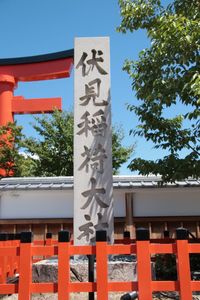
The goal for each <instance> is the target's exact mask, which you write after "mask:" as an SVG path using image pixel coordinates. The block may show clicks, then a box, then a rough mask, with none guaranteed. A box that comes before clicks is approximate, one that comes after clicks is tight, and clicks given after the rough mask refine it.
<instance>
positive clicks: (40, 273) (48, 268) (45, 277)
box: [33, 260, 136, 282]
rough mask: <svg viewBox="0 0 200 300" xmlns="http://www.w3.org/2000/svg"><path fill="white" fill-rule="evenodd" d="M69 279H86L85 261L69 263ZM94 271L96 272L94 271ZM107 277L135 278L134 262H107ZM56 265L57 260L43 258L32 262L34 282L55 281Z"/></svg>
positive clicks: (56, 275) (128, 279) (114, 278)
mask: <svg viewBox="0 0 200 300" xmlns="http://www.w3.org/2000/svg"><path fill="white" fill-rule="evenodd" d="M70 266H71V281H72V282H73V281H88V264H87V262H84V261H83V262H79V263H77V262H76V263H71V264H70ZM95 273H96V272H95ZM108 278H109V280H110V281H131V280H136V263H135V262H116V261H115V262H109V264H108ZM57 279H58V265H57V262H56V261H55V262H51V261H48V260H44V261H41V262H38V263H36V264H34V266H33V281H34V282H57Z"/></svg>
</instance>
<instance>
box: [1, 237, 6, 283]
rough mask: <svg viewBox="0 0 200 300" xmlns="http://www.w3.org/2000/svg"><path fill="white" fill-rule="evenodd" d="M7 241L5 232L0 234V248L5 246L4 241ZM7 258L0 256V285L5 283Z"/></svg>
mask: <svg viewBox="0 0 200 300" xmlns="http://www.w3.org/2000/svg"><path fill="white" fill-rule="evenodd" d="M7 239H8V235H7V233H5V232H2V233H0V246H1V247H4V246H6V241H7ZM6 269H7V256H6V254H5V255H4V256H0V283H6V279H7V272H6Z"/></svg>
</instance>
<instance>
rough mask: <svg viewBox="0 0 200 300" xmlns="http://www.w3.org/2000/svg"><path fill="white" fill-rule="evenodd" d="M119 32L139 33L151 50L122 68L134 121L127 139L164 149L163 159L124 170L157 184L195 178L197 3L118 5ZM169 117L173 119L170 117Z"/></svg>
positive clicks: (122, 1) (199, 130)
mask: <svg viewBox="0 0 200 300" xmlns="http://www.w3.org/2000/svg"><path fill="white" fill-rule="evenodd" d="M119 6H120V10H121V17H122V21H121V25H120V26H119V28H118V30H119V31H120V32H122V33H126V32H127V31H130V32H133V31H135V30H138V29H144V30H145V31H146V33H147V36H148V38H149V40H150V41H151V46H150V47H149V48H147V49H145V50H143V51H141V52H140V54H139V59H138V60H137V61H128V60H127V61H126V62H125V64H124V67H123V69H124V70H125V71H127V72H128V74H129V76H130V78H131V80H132V88H133V90H134V91H135V92H136V97H137V99H138V104H136V105H135V104H133V105H132V104H131V105H129V106H128V109H129V110H130V111H134V112H135V114H136V115H137V116H138V118H139V122H140V124H139V126H138V127H137V129H136V130H132V134H134V135H138V136H143V137H145V138H146V140H147V141H152V142H153V143H154V144H155V148H161V149H165V150H167V155H166V156H165V157H163V159H158V160H155V161H152V160H145V159H142V158H136V159H134V160H132V162H131V163H130V165H129V167H130V169H131V170H139V173H140V174H143V175H148V174H150V173H153V174H161V175H162V178H163V181H174V180H176V179H183V178H187V177H189V176H193V177H199V176H200V160H199V155H200V143H199V142H200V119H199V116H200V110H199V106H200V2H199V0H174V1H172V2H171V4H170V5H168V6H167V7H164V6H163V5H162V1H160V0H119ZM172 113H173V114H172Z"/></svg>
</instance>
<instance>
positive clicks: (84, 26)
mask: <svg viewBox="0 0 200 300" xmlns="http://www.w3.org/2000/svg"><path fill="white" fill-rule="evenodd" d="M119 24H120V11H119V6H118V2H117V0H101V1H95V0H86V1H82V0H0V28H1V29H0V33H1V43H0V58H8V57H21V56H32V55H38V54H46V53H51V52H57V51H62V50H67V49H71V48H73V47H74V46H73V44H74V38H75V37H95V36H109V37H110V46H111V84H112V85H111V96H112V122H113V124H118V125H119V126H122V127H123V128H124V131H125V139H124V145H131V144H134V143H136V149H135V153H134V155H133V157H132V158H134V157H138V156H140V157H143V158H145V159H155V158H159V157H161V156H162V155H163V153H162V152H161V151H160V150H155V149H153V145H152V144H151V143H147V142H146V141H145V140H144V139H141V138H133V137H131V136H129V130H130V129H132V128H134V127H135V126H136V125H137V124H138V121H137V118H136V116H134V114H133V113H131V112H129V111H127V109H126V103H136V99H135V97H134V93H133V92H132V90H131V81H130V79H129V77H128V75H127V74H126V73H125V72H124V71H122V66H123V62H124V60H125V59H126V58H129V59H137V57H138V54H139V51H141V50H142V49H144V48H145V47H148V45H149V41H148V40H147V38H146V35H145V32H143V31H138V32H136V33H128V34H125V35H123V34H120V33H117V32H116V27H117V26H118V25H119ZM15 95H22V96H24V97H26V98H36V97H38V98H40V97H57V96H58V97H62V101H63V109H64V110H72V109H73V72H72V75H71V78H68V79H59V80H51V81H41V82H33V83H19V84H18V87H17V89H16V91H15ZM16 120H17V121H18V124H20V125H23V126H24V132H25V133H26V134H27V135H34V132H33V130H32V128H31V126H30V125H29V123H30V122H33V117H32V116H28V115H20V116H17V117H16ZM120 174H123V175H125V174H131V172H130V171H129V170H128V169H127V167H126V165H124V166H123V167H122V168H121V170H120Z"/></svg>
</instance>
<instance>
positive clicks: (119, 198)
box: [113, 190, 126, 217]
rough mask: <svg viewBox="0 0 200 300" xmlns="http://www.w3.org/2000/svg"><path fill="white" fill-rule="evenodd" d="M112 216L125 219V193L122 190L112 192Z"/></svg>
mask: <svg viewBox="0 0 200 300" xmlns="http://www.w3.org/2000/svg"><path fill="white" fill-rule="evenodd" d="M113 197H114V216H115V217H125V216H126V209H125V192H124V190H114V191H113Z"/></svg>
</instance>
